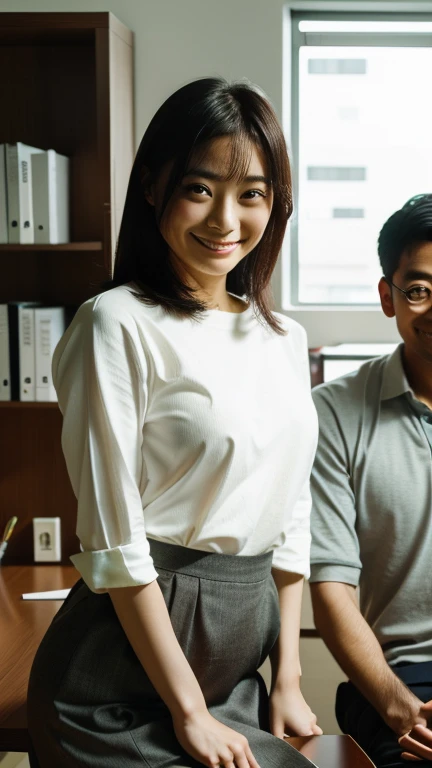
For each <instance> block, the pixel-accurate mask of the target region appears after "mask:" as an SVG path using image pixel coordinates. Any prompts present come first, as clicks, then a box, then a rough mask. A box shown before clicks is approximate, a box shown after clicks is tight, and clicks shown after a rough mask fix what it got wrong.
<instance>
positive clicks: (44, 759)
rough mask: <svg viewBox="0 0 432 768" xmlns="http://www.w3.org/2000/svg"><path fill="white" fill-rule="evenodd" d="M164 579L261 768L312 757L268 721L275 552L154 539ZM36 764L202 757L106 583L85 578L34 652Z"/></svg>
mask: <svg viewBox="0 0 432 768" xmlns="http://www.w3.org/2000/svg"><path fill="white" fill-rule="evenodd" d="M150 546H151V554H152V557H153V560H154V563H155V567H156V570H157V571H158V574H159V578H158V583H159V586H160V588H161V590H162V593H163V596H164V599H165V602H166V604H167V606H168V610H169V613H170V617H171V622H172V625H173V628H174V631H175V634H176V636H177V639H178V641H179V643H180V645H181V647H182V649H183V651H184V653H185V656H186V658H187V659H188V661H189V663H190V665H191V667H192V669H193V671H194V673H195V675H196V677H197V679H198V681H199V684H200V686H201V689H202V691H203V694H204V697H205V700H206V703H207V706H208V708H209V711H210V712H211V714H212V715H213V716H214V717H216V718H217V719H218V720H220V721H221V722H223V723H225V724H226V725H228V726H230V727H231V728H233V729H234V730H236V731H238V732H240V733H242V734H243V735H244V736H246V738H247V739H248V740H249V744H250V746H251V749H252V752H253V754H254V755H255V757H256V759H257V760H258V763H259V764H260V766H261V768H301V767H302V766H309V767H310V765H311V763H310V762H309V760H307V759H306V758H305V757H304V756H302V755H301V754H299V753H298V752H297V751H296V750H295V749H294V748H293V747H291V746H289V745H288V744H286V743H284V742H283V741H282V740H280V739H277V738H275V737H274V736H272V735H271V734H270V733H269V726H268V697H267V691H266V688H265V685H264V682H263V680H262V678H261V676H260V675H259V673H258V672H257V670H258V668H259V667H260V665H261V664H262V662H263V661H264V659H265V658H266V657H267V655H268V653H269V651H270V649H271V647H272V646H273V644H274V642H275V640H276V638H277V636H278V632H279V605H278V596H277V590H276V587H275V584H274V581H273V578H272V576H271V561H272V557H271V553H268V554H264V555H257V556H253V557H238V556H233V555H218V554H209V553H206V552H199V551H197V550H192V549H188V548H185V547H178V546H174V545H171V544H164V543H161V542H158V541H154V540H152V541H151V542H150ZM28 727H29V734H30V739H31V742H32V747H33V750H32V751H33V752H34V754H33V757H32V758H31V764H32V767H33V768H36V767H38V768H138V766H141V768H142V767H143V766H146V768H177V767H178V766H184V767H185V768H198V765H200V764H198V763H196V762H195V760H193V758H191V757H190V756H189V755H188V754H187V753H186V752H185V751H184V750H183V749H182V747H181V746H180V744H179V743H178V741H177V739H176V737H175V734H174V730H173V726H172V721H171V716H170V713H169V710H168V709H167V707H166V705H165V704H164V702H163V701H162V700H161V698H160V697H159V695H158V693H157V692H156V691H155V689H154V687H153V686H152V684H151V682H150V680H149V679H148V677H147V675H146V673H145V671H144V669H143V667H142V665H141V664H140V662H139V661H138V659H137V657H136V656H135V653H134V651H133V650H132V648H131V646H130V644H129V642H128V640H127V637H126V635H125V633H124V631H123V628H122V626H121V624H120V622H119V620H118V618H117V615H116V613H115V611H114V608H113V605H112V602H111V599H110V597H109V595H108V594H95V593H93V592H91V591H90V590H89V588H88V587H87V586H86V585H85V584H84V582H83V581H82V580H79V581H78V582H77V584H75V586H74V587H73V589H72V590H71V592H70V594H69V596H68V598H67V600H65V602H64V604H63V606H62V607H61V609H60V610H59V612H58V614H57V615H56V616H55V618H54V620H53V622H52V624H51V626H50V628H49V629H48V632H47V633H46V635H45V637H44V639H43V640H42V643H41V645H40V647H39V649H38V652H37V654H36V657H35V660H34V663H33V667H32V671H31V676H30V683H29V691H28Z"/></svg>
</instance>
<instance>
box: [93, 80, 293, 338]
mask: <svg viewBox="0 0 432 768" xmlns="http://www.w3.org/2000/svg"><path fill="white" fill-rule="evenodd" d="M222 136H230V137H231V138H232V152H231V158H230V168H229V171H228V175H229V176H230V177H232V178H233V177H238V178H241V176H242V175H244V173H245V171H246V169H247V165H248V162H249V157H250V146H251V142H252V143H254V144H255V145H257V146H259V147H260V148H261V149H262V151H263V153H264V156H265V160H266V164H267V166H268V171H267V172H268V173H269V175H270V181H271V185H272V190H273V206H272V211H271V215H270V219H269V221H268V224H267V227H266V229H265V231H264V234H263V237H262V238H261V240H260V242H259V243H258V244H257V245H256V246H255V248H254V249H253V250H252V251H251V252H250V253H249V254H248V255H247V256H246V257H245V258H244V259H242V261H241V262H239V264H237V265H236V266H235V267H234V268H233V269H232V270H231V272H229V273H228V275H227V290H228V291H230V292H232V293H234V294H237V295H240V296H246V298H247V299H248V300H249V301H250V302H251V303H252V304H253V306H254V308H255V310H256V311H257V313H258V316H260V317H261V318H262V319H263V320H264V321H265V322H266V323H267V324H268V325H269V326H270V327H271V328H272V329H273V330H274V331H276V332H277V333H283V331H282V329H281V327H280V325H279V323H278V321H277V319H276V318H275V316H274V315H273V314H272V312H271V293H270V278H271V275H272V272H273V269H274V267H275V264H276V261H277V258H278V255H279V251H280V249H281V246H282V241H283V237H284V234H285V228H286V224H287V221H288V219H289V217H290V215H291V213H292V195H291V173H290V165H289V160H288V155H287V150H286V144H285V139H284V136H283V133H282V129H281V127H280V125H279V122H278V120H277V117H276V115H275V112H274V110H273V107H272V106H271V105H270V103H269V101H268V100H267V99H266V97H265V96H264V95H263V94H262V93H261V92H260V91H259V90H258V89H257V88H256V87H255V86H252V85H250V84H248V83H245V82H237V83H233V84H232V85H230V84H229V83H227V82H226V81H225V80H223V79H220V78H204V79H201V80H196V81H194V82H192V83H189V84H188V85H185V86H184V87H183V88H180V89H179V90H178V91H176V92H175V93H174V94H173V95H172V96H170V97H169V98H168V99H167V100H166V101H165V102H164V104H162V106H161V107H160V109H159V110H158V111H157V112H156V114H155V116H154V117H153V119H152V121H151V123H150V125H149V126H148V128H147V130H146V132H145V134H144V136H143V139H142V141H141V144H140V147H139V149H138V152H137V155H136V158H135V162H134V165H133V168H132V172H131V176H130V180H129V186H128V191H127V195H126V202H125V207H124V211H123V218H122V223H121V227H120V234H119V239H118V245H117V252H116V259H115V265H114V274H113V278H112V280H111V281H110V282H109V283H108V284H106V285H105V288H113V287H115V286H117V285H123V284H124V283H128V282H134V283H135V284H136V285H137V286H138V288H139V291H140V292H139V293H137V294H136V295H137V298H139V299H141V300H142V301H144V302H146V303H150V304H160V305H161V306H162V307H165V309H166V310H167V311H169V312H173V313H175V314H177V315H181V316H190V315H194V316H199V313H201V312H203V311H204V310H205V309H206V307H205V305H204V304H203V303H202V302H200V301H199V300H198V299H197V298H196V297H195V296H194V290H193V289H191V288H190V287H188V286H187V285H184V284H183V283H182V281H181V280H180V278H179V276H178V275H177V274H176V272H175V270H174V267H173V266H172V264H171V260H170V258H169V250H168V245H167V243H166V242H165V240H164V239H163V237H162V235H161V233H160V231H159V226H158V221H157V218H156V213H155V209H154V207H153V206H152V205H150V203H148V202H147V200H146V197H145V189H146V187H145V186H144V183H143V177H144V174H145V173H146V175H147V180H146V183H147V184H148V183H152V182H153V181H155V180H156V179H157V178H158V176H159V174H160V172H161V170H162V169H163V168H164V167H165V166H166V165H167V163H172V167H171V171H170V174H169V178H168V181H167V184H166V189H165V193H164V200H163V203H162V210H161V211H159V212H158V219H159V221H160V219H161V218H162V216H163V214H164V212H165V211H166V208H167V205H168V203H169V201H170V199H171V197H172V195H173V193H174V191H175V189H176V188H177V187H178V185H179V184H180V183H181V180H182V178H183V176H184V175H185V173H186V170H187V168H188V164H189V162H190V160H191V155H192V153H195V152H196V151H197V149H198V148H201V147H203V148H204V145H205V144H206V143H208V142H209V141H211V140H212V139H215V138H219V137H222Z"/></svg>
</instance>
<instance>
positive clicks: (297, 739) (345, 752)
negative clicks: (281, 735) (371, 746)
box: [287, 736, 374, 768]
mask: <svg viewBox="0 0 432 768" xmlns="http://www.w3.org/2000/svg"><path fill="white" fill-rule="evenodd" d="M287 741H288V742H289V743H290V744H292V746H293V747H295V748H296V749H298V751H299V752H301V753H302V755H304V756H305V757H307V758H308V759H309V760H311V761H312V763H313V764H314V765H316V766H318V768H374V764H373V763H372V762H371V761H370V760H369V758H368V756H367V755H366V754H365V753H364V752H363V750H362V749H360V747H359V746H358V744H357V742H355V741H354V739H352V738H351V736H309V737H307V736H306V737H304V736H291V737H290V738H289V739H287Z"/></svg>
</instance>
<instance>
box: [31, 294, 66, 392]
mask: <svg viewBox="0 0 432 768" xmlns="http://www.w3.org/2000/svg"><path fill="white" fill-rule="evenodd" d="M34 312H35V341H36V344H35V346H36V400H38V401H40V402H56V401H57V394H56V391H55V389H54V385H53V381H52V374H51V362H52V356H53V353H54V350H55V348H56V346H57V344H58V342H59V341H60V339H61V337H62V336H63V333H64V332H65V329H66V312H65V308H64V307H36V309H35V311H34Z"/></svg>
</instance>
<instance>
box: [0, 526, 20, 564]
mask: <svg viewBox="0 0 432 768" xmlns="http://www.w3.org/2000/svg"><path fill="white" fill-rule="evenodd" d="M17 520H18V518H17V517H11V519H10V520H8V522H7V523H6V528H5V529H4V533H3V538H2V541H1V544H0V562H1V559H2V557H3V555H4V553H5V552H6V547H7V545H8V541H9V539H10V537H11V536H12V532H13V529H14V528H15V525H16V522H17Z"/></svg>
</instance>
